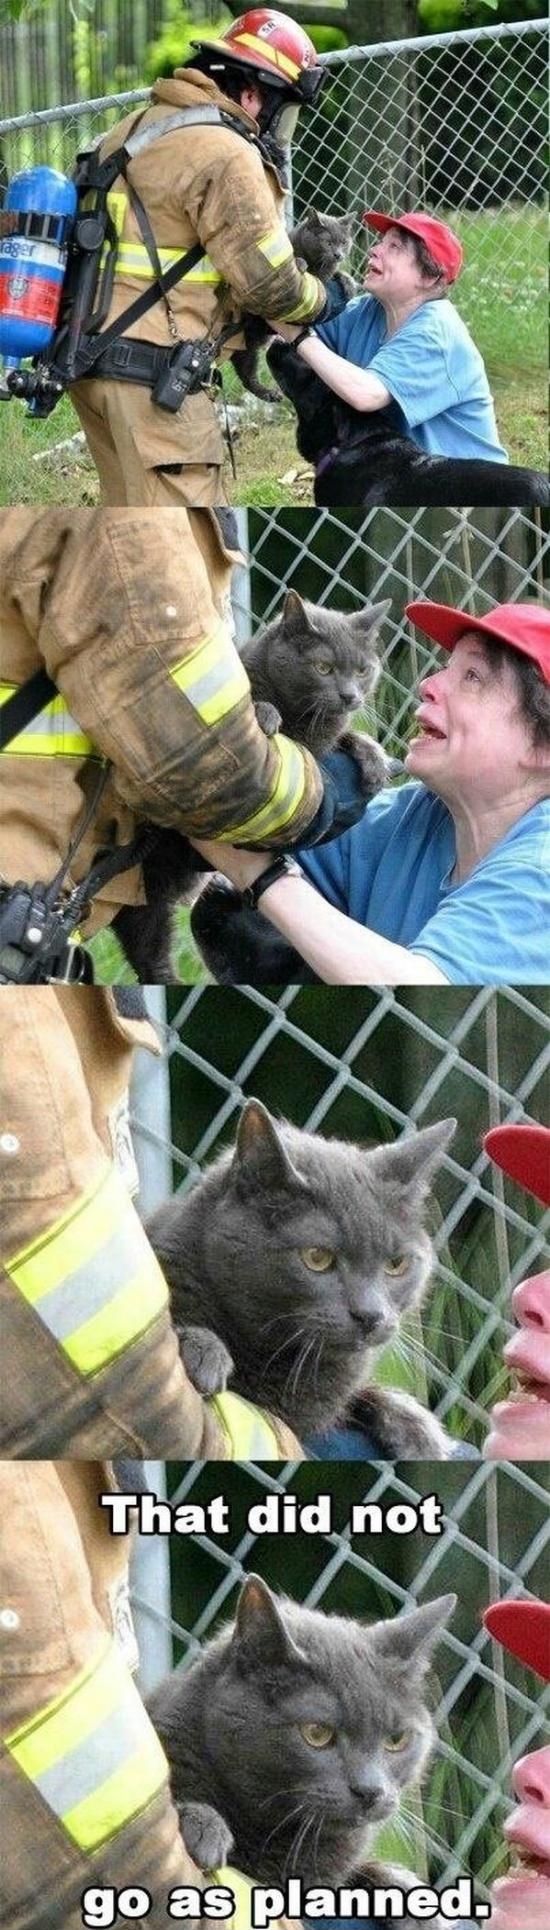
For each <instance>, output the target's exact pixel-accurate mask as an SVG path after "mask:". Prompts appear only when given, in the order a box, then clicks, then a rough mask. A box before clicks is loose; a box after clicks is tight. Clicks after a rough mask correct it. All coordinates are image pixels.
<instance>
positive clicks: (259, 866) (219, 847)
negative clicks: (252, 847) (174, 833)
mask: <svg viewBox="0 0 550 1930" xmlns="http://www.w3.org/2000/svg"><path fill="white" fill-rule="evenodd" d="M191 843H192V844H193V845H194V847H195V851H200V852H201V855H202V857H203V858H207V859H208V863H209V864H211V865H212V866H213V868H214V871H221V872H222V874H223V877H224V878H229V881H230V884H232V885H236V888H237V891H246V887H247V885H254V884H255V883H256V879H257V878H260V877H261V874H262V871H267V869H268V866H269V865H270V864H272V863H273V858H274V856H275V853H274V852H273V851H243V850H241V848H240V846H239V845H234V844H224V843H223V842H222V841H220V840H219V839H214V838H201V839H199V838H192V839H191Z"/></svg>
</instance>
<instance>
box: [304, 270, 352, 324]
mask: <svg viewBox="0 0 550 1930" xmlns="http://www.w3.org/2000/svg"><path fill="white" fill-rule="evenodd" d="M324 289H325V295H326V301H325V306H324V308H322V309H321V313H320V315H316V316H315V322H314V323H313V327H314V328H316V327H317V323H318V322H330V321H332V317H333V315H339V314H340V310H341V309H342V308H347V304H348V302H349V300H350V295H349V292H348V289H347V288H346V284H345V278H344V277H343V276H342V277H340V275H329V278H328V281H326V282H325V283H324Z"/></svg>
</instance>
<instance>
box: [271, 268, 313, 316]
mask: <svg viewBox="0 0 550 1930" xmlns="http://www.w3.org/2000/svg"><path fill="white" fill-rule="evenodd" d="M318 307H319V282H318V281H316V280H315V275H310V274H309V271H306V272H305V274H304V275H303V277H302V295H301V298H300V301H299V302H298V303H297V305H296V308H286V309H285V312H284V315H281V316H278V317H277V320H280V321H281V322H307V320H308V316H309V315H314V314H315V311H316V309H317V308H318Z"/></svg>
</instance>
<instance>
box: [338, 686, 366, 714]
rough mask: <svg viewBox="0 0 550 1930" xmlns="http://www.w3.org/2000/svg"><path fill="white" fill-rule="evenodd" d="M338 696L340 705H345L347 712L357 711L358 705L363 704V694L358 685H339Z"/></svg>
mask: <svg viewBox="0 0 550 1930" xmlns="http://www.w3.org/2000/svg"><path fill="white" fill-rule="evenodd" d="M340 696H341V699H342V703H343V704H346V705H347V707H348V709H349V710H359V706H360V704H362V703H363V692H362V690H361V689H360V686H359V684H340Z"/></svg>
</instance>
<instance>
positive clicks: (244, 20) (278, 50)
mask: <svg viewBox="0 0 550 1930" xmlns="http://www.w3.org/2000/svg"><path fill="white" fill-rule="evenodd" d="M191 46H192V47H195V48H197V50H198V51H199V52H200V54H201V56H202V58H203V59H205V60H207V59H208V60H209V59H210V56H212V62H213V64H214V62H215V61H216V58H217V59H218V60H219V59H220V56H221V57H222V58H223V60H224V61H227V62H228V63H230V64H231V65H235V66H237V67H239V68H242V69H243V72H244V73H246V69H247V68H253V70H254V78H255V79H256V80H257V81H258V83H259V84H260V86H262V85H263V86H264V87H275V88H277V89H280V90H283V91H284V92H285V93H286V95H287V97H288V95H289V94H290V95H291V96H292V97H293V98H294V99H295V100H298V101H299V102H300V103H301V104H302V105H311V103H312V102H313V101H314V100H315V98H316V96H317V94H318V93H319V90H320V88H321V87H322V84H323V80H324V77H325V74H324V68H323V67H321V66H320V65H319V62H318V60H317V54H316V50H315V47H314V45H313V41H312V40H310V38H309V34H306V33H304V29H303V27H299V26H298V25H297V22H296V21H295V20H289V19H287V17H286V14H284V13H277V12H276V10H275V8H274V7H251V8H250V10H249V11H248V13H243V14H241V16H240V19H239V20H232V22H231V26H230V27H228V28H227V30H226V32H225V33H224V34H222V35H221V36H220V39H219V40H192V41H191Z"/></svg>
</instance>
